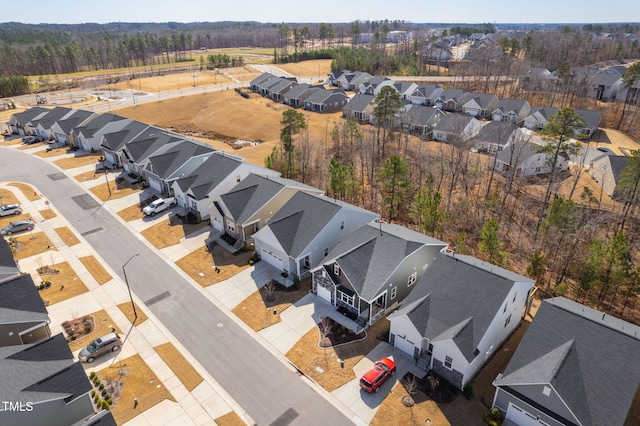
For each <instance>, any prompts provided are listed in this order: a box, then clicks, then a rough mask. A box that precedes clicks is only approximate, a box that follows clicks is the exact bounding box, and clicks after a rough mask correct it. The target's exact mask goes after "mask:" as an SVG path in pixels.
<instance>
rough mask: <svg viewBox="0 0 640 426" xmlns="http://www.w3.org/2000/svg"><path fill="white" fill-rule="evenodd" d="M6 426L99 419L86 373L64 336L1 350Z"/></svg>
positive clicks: (55, 425) (0, 419)
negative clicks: (90, 418)
mask: <svg viewBox="0 0 640 426" xmlns="http://www.w3.org/2000/svg"><path fill="white" fill-rule="evenodd" d="M0 371H2V380H0V394H1V395H2V399H3V401H4V406H3V409H2V410H0V424H2V425H30V426H68V425H73V424H77V423H80V422H82V421H83V420H85V419H88V418H89V417H91V416H93V415H95V411H94V408H93V401H92V399H91V394H90V392H91V390H92V389H93V387H92V386H91V383H90V382H89V379H88V377H87V373H86V372H85V371H84V368H83V367H82V365H81V364H80V362H75V363H74V359H73V354H72V353H71V350H70V349H69V345H68V343H67V341H66V340H65V338H64V336H63V335H62V334H57V335H55V336H53V337H50V338H48V339H46V340H43V341H41V342H38V343H33V344H27V345H16V346H5V347H0Z"/></svg>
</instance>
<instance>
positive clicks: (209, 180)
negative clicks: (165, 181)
mask: <svg viewBox="0 0 640 426" xmlns="http://www.w3.org/2000/svg"><path fill="white" fill-rule="evenodd" d="M240 164H242V163H241V162H240V161H239V160H236V159H235V158H231V157H229V156H225V155H224V153H221V152H220V151H216V153H215V154H214V155H212V156H211V157H209V158H208V159H207V160H206V161H205V162H204V163H202V164H201V165H200V166H198V168H197V169H195V170H194V171H193V172H192V173H191V175H190V176H188V177H186V178H183V179H180V180H178V185H179V186H180V188H181V189H182V190H183V191H184V192H187V191H189V190H190V191H191V192H192V193H193V196H194V197H195V198H196V200H202V199H204V198H205V197H206V196H207V195H209V192H211V190H213V188H215V187H216V186H218V185H219V184H220V182H222V181H223V180H224V179H225V178H226V177H227V176H229V175H230V174H231V173H232V172H233V171H234V170H235V169H237V168H238V167H240Z"/></svg>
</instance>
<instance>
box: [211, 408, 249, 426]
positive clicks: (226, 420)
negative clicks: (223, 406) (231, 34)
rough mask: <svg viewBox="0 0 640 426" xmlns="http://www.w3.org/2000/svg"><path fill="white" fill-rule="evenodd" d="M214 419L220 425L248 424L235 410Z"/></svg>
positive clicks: (239, 425)
mask: <svg viewBox="0 0 640 426" xmlns="http://www.w3.org/2000/svg"><path fill="white" fill-rule="evenodd" d="M213 421H214V422H215V423H216V424H217V425H218V426H246V423H245V422H244V421H243V420H242V419H241V418H240V416H238V415H237V414H236V412H235V411H231V412H229V413H227V414H225V415H224V416H220V417H218V418H217V419H213Z"/></svg>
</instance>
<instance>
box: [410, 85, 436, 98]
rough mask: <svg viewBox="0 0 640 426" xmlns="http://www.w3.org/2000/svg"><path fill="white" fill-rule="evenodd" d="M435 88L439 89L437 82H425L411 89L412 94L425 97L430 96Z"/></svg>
mask: <svg viewBox="0 0 640 426" xmlns="http://www.w3.org/2000/svg"><path fill="white" fill-rule="evenodd" d="M437 89H441V87H440V86H438V85H437V84H431V83H425V84H421V85H420V86H418V88H417V89H416V90H414V91H413V96H418V95H422V96H424V97H425V98H428V97H430V96H431V95H432V94H433V92H434V91H436V90H437Z"/></svg>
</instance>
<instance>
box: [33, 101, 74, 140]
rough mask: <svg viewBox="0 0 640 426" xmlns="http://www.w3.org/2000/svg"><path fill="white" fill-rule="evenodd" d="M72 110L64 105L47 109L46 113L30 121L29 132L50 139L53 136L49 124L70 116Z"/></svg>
mask: <svg viewBox="0 0 640 426" xmlns="http://www.w3.org/2000/svg"><path fill="white" fill-rule="evenodd" d="M74 111H75V110H73V109H70V108H65V107H55V108H54V109H52V110H49V112H48V113H46V114H44V115H42V116H39V117H38V118H36V119H33V120H31V121H30V123H29V125H30V127H31V132H30V133H29V134H31V135H38V136H40V137H42V138H43V139H45V140H50V139H52V138H53V137H54V136H53V132H52V131H51V126H53V125H54V124H55V123H56V122H57V121H60V120H64V119H66V118H68V117H70V116H71V115H72V114H73V113H74Z"/></svg>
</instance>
